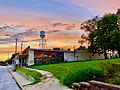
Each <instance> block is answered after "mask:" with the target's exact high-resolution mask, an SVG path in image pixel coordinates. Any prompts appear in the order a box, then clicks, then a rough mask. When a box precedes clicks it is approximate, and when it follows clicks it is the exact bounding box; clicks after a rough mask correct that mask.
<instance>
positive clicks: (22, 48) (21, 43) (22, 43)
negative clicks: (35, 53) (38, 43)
mask: <svg viewBox="0 0 120 90" xmlns="http://www.w3.org/2000/svg"><path fill="white" fill-rule="evenodd" d="M22 49H23V43H21V53H22Z"/></svg>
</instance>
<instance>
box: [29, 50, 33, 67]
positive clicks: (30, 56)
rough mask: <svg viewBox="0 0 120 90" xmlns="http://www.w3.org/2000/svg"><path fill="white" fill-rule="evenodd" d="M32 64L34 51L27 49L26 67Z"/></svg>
mask: <svg viewBox="0 0 120 90" xmlns="http://www.w3.org/2000/svg"><path fill="white" fill-rule="evenodd" d="M33 64H34V51H33V50H30V49H29V52H28V66H29V65H33Z"/></svg>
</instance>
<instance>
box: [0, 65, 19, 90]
mask: <svg viewBox="0 0 120 90" xmlns="http://www.w3.org/2000/svg"><path fill="white" fill-rule="evenodd" d="M0 90H21V89H20V88H19V86H18V85H17V83H16V81H15V80H14V79H13V77H12V75H11V74H10V72H9V70H8V69H7V66H0Z"/></svg>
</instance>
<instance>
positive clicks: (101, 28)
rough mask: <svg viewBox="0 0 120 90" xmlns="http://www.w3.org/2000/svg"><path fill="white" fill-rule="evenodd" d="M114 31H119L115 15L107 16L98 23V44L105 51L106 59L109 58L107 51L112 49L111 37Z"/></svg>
mask: <svg viewBox="0 0 120 90" xmlns="http://www.w3.org/2000/svg"><path fill="white" fill-rule="evenodd" d="M114 30H118V24H117V15H115V14H106V15H104V16H103V17H102V18H101V19H100V20H99V21H98V23H97V29H96V31H95V33H96V35H95V36H96V43H97V45H98V47H99V48H100V49H101V50H103V52H104V56H105V58H107V52H106V51H107V50H109V49H112V47H111V46H112V43H111V39H110V38H109V35H110V33H111V32H112V31H114Z"/></svg>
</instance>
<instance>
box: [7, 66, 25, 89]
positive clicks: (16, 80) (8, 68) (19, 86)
mask: <svg viewBox="0 0 120 90" xmlns="http://www.w3.org/2000/svg"><path fill="white" fill-rule="evenodd" d="M7 69H8V71H9V72H10V74H11V75H12V78H13V79H14V80H15V82H16V84H17V85H18V87H19V88H20V89H21V90H24V88H23V87H22V86H21V85H20V84H19V82H18V81H17V80H16V79H15V77H14V76H13V74H12V73H11V72H12V71H11V70H10V69H9V68H7Z"/></svg>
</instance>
